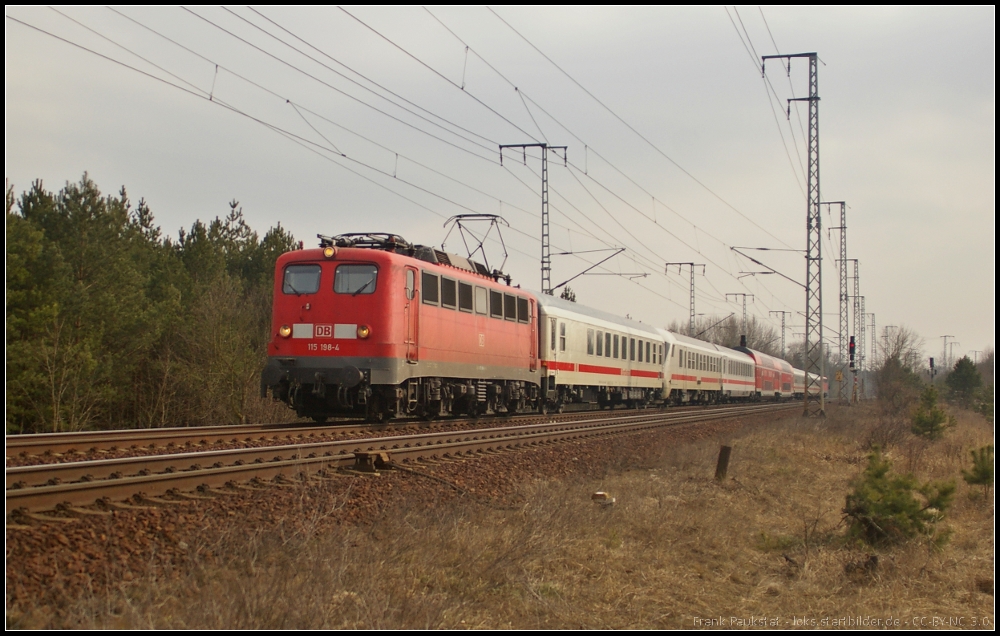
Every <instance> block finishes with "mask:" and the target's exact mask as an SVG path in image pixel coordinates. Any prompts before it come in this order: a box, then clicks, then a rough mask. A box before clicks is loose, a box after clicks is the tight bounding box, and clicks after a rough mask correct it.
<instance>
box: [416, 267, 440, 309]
mask: <svg viewBox="0 0 1000 636" xmlns="http://www.w3.org/2000/svg"><path fill="white" fill-rule="evenodd" d="M420 285H421V286H422V287H423V288H424V296H423V301H424V302H425V303H427V304H428V305H436V304H438V301H439V300H440V295H439V294H438V277H437V276H435V275H434V274H429V273H427V272H420Z"/></svg>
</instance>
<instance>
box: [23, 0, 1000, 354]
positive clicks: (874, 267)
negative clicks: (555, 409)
mask: <svg viewBox="0 0 1000 636" xmlns="http://www.w3.org/2000/svg"><path fill="white" fill-rule="evenodd" d="M345 9H346V10H342V9H339V8H336V7H334V8H322V9H313V8H302V9H285V8H256V11H255V10H253V9H249V8H246V7H238V8H232V9H230V10H226V9H223V8H218V7H213V8H196V9H192V10H191V11H187V10H185V9H182V8H176V7H170V8H126V9H120V10H111V9H108V8H75V7H74V8H59V9H58V11H56V10H53V9H47V8H34V7H11V6H8V7H6V14H7V16H8V19H7V20H6V21H5V38H4V40H5V47H6V48H5V89H6V91H5V96H6V97H5V99H6V101H5V115H6V116H5V132H6V134H5V174H6V177H7V179H8V183H9V184H13V186H14V188H15V192H16V193H17V194H20V192H22V191H23V190H25V189H26V188H27V187H28V186H29V185H30V183H31V182H32V181H33V180H34V179H42V180H44V182H45V185H46V187H48V188H50V189H54V190H55V189H58V188H60V187H62V186H63V185H64V184H65V182H66V181H78V180H79V179H80V177H81V175H82V174H83V173H84V172H85V171H86V172H87V173H88V174H89V175H90V177H91V178H92V179H93V180H94V181H95V182H96V183H97V185H98V186H99V187H100V188H101V189H102V190H103V191H104V192H106V193H114V192H115V191H117V190H118V189H119V188H120V187H121V186H122V185H124V186H125V187H126V188H127V189H128V192H129V195H130V197H131V198H132V199H133V200H134V201H135V200H138V199H139V198H140V197H142V198H145V199H146V201H147V202H148V203H149V205H150V206H151V208H152V210H153V213H154V215H155V217H156V221H157V223H158V224H159V225H160V226H161V227H162V228H163V231H164V232H165V233H167V234H169V235H173V236H176V234H177V231H178V230H179V229H181V228H187V227H190V225H191V224H192V223H193V222H194V221H195V220H196V219H202V220H208V219H211V218H214V217H215V216H224V215H225V213H226V212H227V211H228V203H229V201H231V200H233V199H236V200H238V201H239V202H240V204H241V205H242V208H243V212H244V215H245V216H246V218H247V220H248V222H249V223H250V224H251V226H252V227H253V228H254V229H256V230H257V231H258V232H260V233H263V232H265V231H266V230H267V229H268V228H269V227H271V226H274V225H276V224H278V223H280V224H281V225H282V226H283V227H285V228H287V229H288V230H290V231H291V232H292V233H293V234H294V235H295V237H296V238H298V239H301V240H303V241H304V242H305V243H306V245H311V244H315V243H316V239H315V236H316V235H317V234H326V235H335V234H341V233H345V232H359V231H382V232H392V233H396V234H400V235H402V236H403V237H405V238H406V239H408V240H409V241H411V242H414V243H422V244H428V245H437V246H439V247H440V244H441V242H442V241H443V240H444V239H445V235H446V233H447V229H446V228H445V227H444V222H445V220H446V219H448V218H450V217H452V216H453V215H456V214H468V213H474V212H475V213H487V214H500V215H502V216H503V217H504V218H505V219H506V220H507V222H508V223H509V224H510V227H509V228H504V229H505V232H504V239H505V241H506V246H507V251H508V252H509V256H508V259H507V261H506V264H505V265H504V269H505V270H506V271H508V272H509V273H510V274H512V275H513V277H514V283H515V284H521V285H522V286H523V287H525V288H530V289H538V288H539V287H540V273H539V263H540V234H541V220H540V219H541V215H540V208H541V194H540V193H541V181H540V177H541V161H540V153H539V151H538V149H532V150H531V151H529V152H528V156H527V161H526V163H525V162H524V159H523V157H522V155H521V153H520V151H513V150H508V151H505V154H504V159H503V165H502V166H501V165H500V161H499V159H500V154H499V149H498V144H520V143H538V142H543V141H544V142H546V143H548V144H550V145H554V146H561V145H565V146H568V149H567V160H568V164H569V165H568V166H564V164H563V159H562V155H561V154H559V155H558V156H557V155H556V154H555V152H554V151H552V152H550V155H549V182H550V203H551V216H552V232H551V236H552V251H553V253H557V252H568V251H575V252H586V253H583V254H577V255H568V256H554V257H553V274H552V283H553V284H558V283H560V282H562V281H564V280H566V279H568V278H570V277H572V276H574V275H576V274H577V273H579V272H580V271H581V270H582V269H584V268H586V267H588V266H589V265H590V264H592V263H595V262H597V261H598V260H600V259H602V258H604V257H605V256H608V255H610V254H611V253H612V252H611V251H610V250H609V248H618V247H623V248H625V252H623V253H622V254H621V255H619V256H617V257H614V258H612V259H611V260H609V261H607V263H605V265H604V266H603V267H602V268H599V269H596V270H594V272H596V273H601V274H605V275H595V276H589V275H588V276H583V277H580V278H577V279H576V280H574V281H573V282H572V283H570V285H571V287H573V289H574V290H575V291H576V292H577V298H578V300H579V302H581V303H583V304H586V305H591V306H594V307H599V308H603V309H608V310H611V311H615V312H617V313H620V314H629V315H631V316H632V317H633V318H637V319H639V320H642V321H643V322H646V323H651V324H655V325H658V326H665V325H667V324H668V323H670V322H671V321H674V320H677V321H680V322H681V323H682V324H685V323H686V321H687V317H688V296H689V294H688V284H689V280H688V272H687V270H686V269H685V270H684V271H682V272H681V273H678V268H677V267H673V268H671V269H670V271H669V272H668V273H665V272H664V263H666V262H695V263H704V264H705V265H706V268H705V275H704V276H702V275H700V269H699V275H698V276H697V277H696V288H697V293H696V297H697V299H696V311H697V313H699V314H709V315H717V316H719V317H722V316H725V315H727V314H729V313H730V312H736V315H737V317H740V316H741V315H742V304H741V302H738V301H737V300H736V299H734V297H733V296H729V300H728V301H727V294H733V293H745V294H753V299H752V301H750V302H749V304H748V310H749V311H750V313H751V315H755V316H757V317H758V318H759V319H762V320H770V321H772V323H773V324H774V325H775V326H777V325H779V324H780V318H777V317H775V316H772V315H771V312H778V311H789V312H793V315H791V316H790V317H789V318H788V321H787V322H788V324H789V325H790V326H789V329H788V332H787V337H788V338H789V340H791V339H793V338H798V339H800V338H801V335H796V334H801V333H802V332H803V330H804V329H803V324H804V319H803V318H802V316H801V315H800V313H799V312H802V311H804V305H805V296H804V292H803V291H802V290H801V288H800V287H797V286H796V285H795V284H793V283H790V282H787V281H785V280H784V279H782V278H780V277H778V276H776V275H764V274H757V275H747V274H744V272H761V271H763V269H762V268H761V267H760V266H758V265H755V264H754V263H752V262H751V261H749V260H747V259H745V258H742V257H739V256H738V255H737V254H736V253H735V252H733V251H732V250H731V249H730V248H732V247H767V248H773V249H785V250H790V249H804V247H805V227H806V218H805V217H806V199H805V176H804V173H805V170H806V169H807V168H806V166H805V159H806V133H807V131H808V123H807V118H806V114H807V107H806V106H805V105H804V103H802V105H800V106H799V107H798V108H796V107H795V106H793V107H792V110H791V117H790V119H788V118H787V117H786V110H785V109H786V107H787V102H786V100H787V99H788V98H790V97H804V96H807V95H808V62H807V61H806V60H805V59H797V60H793V61H792V64H791V72H790V74H789V73H788V71H787V69H786V68H785V67H784V66H783V65H782V63H781V62H780V61H778V60H774V61H771V62H770V63H769V64H768V65H767V79H768V80H769V84H767V83H765V81H764V80H762V78H761V74H760V56H761V55H771V54H775V53H776V52H779V51H780V52H781V53H784V54H788V53H802V52H812V51H815V52H817V53H818V54H819V58H820V60H821V63H820V65H819V96H820V98H821V101H820V106H819V129H820V170H821V186H820V187H821V198H822V199H823V200H824V201H840V200H844V201H846V202H847V204H848V206H849V207H848V210H847V227H848V230H847V237H846V238H847V251H848V258H850V259H859V261H860V284H861V294H862V295H864V296H865V310H866V312H868V313H874V314H875V321H876V326H877V330H878V332H879V334H881V333H882V330H883V327H885V326H886V325H905V326H907V327H910V328H911V329H914V330H915V331H917V332H918V333H919V334H920V335H921V336H922V337H923V338H924V339H925V341H926V347H925V348H926V352H927V354H928V355H933V356H936V357H939V356H940V355H941V351H942V339H941V337H940V336H942V335H945V334H947V335H950V336H954V338H953V340H955V341H957V342H959V343H960V344H959V345H958V346H956V347H955V349H954V352H955V354H956V357H957V356H958V355H962V354H966V353H967V352H970V351H972V350H983V349H985V348H987V347H992V346H993V345H994V327H993V326H992V325H994V315H995V312H994V307H995V292H994V287H993V285H994V281H995V274H994V266H995V245H996V243H995V238H994V234H993V232H994V229H995V216H994V206H995V181H994V170H995V123H994V122H995V18H996V12H995V9H994V8H993V7H981V8H951V7H946V8H813V7H808V8H772V7H763V8H758V7H756V6H747V7H737V8H735V9H734V8H733V7H728V10H727V8H724V7H715V8H703V7H699V8H672V7H668V8H652V7H640V8H620V7H614V8H600V7H582V8H566V7H555V8H508V7H495V8H493V10H491V9H489V8H485V7H468V8H462V7H459V8H438V7H429V8H428V9H424V8H419V7H415V8H414V7H404V8H378V7H362V8H354V7H346V8H345ZM10 18H16V19H17V20H19V21H21V22H23V23H25V24H22V23H19V22H15V21H14V20H12V19H10ZM26 24H27V25H31V27H35V28H31V27H29V26H26ZM36 29H40V30H42V31H45V32H47V33H48V34H46V33H43V32H41V31H39V30H36ZM49 34H52V35H55V36H58V37H59V38H63V40H60V39H56V38H54V37H52V35H49ZM171 40H172V41H171ZM81 47H82V48H81ZM130 67H131V68H130ZM140 71H141V72H140ZM839 212H840V210H839V207H833V208H832V210H831V213H830V214H828V213H827V211H826V208H825V207H824V211H823V227H824V240H823V246H822V249H823V292H824V313H825V317H824V323H825V327H826V334H827V337H828V338H829V339H830V340H831V342H832V343H833V345H832V346H833V347H834V348H836V342H837V334H838V330H839V324H838V322H839V318H838V315H839V314H838V290H839V282H838V269H837V263H836V259H837V258H839V254H840V243H839V241H840V239H841V236H840V232H839V231H838V230H828V228H834V227H838V226H839V225H840V218H839ZM446 249H448V250H449V251H455V252H460V253H461V252H463V251H464V248H463V247H462V245H461V242H460V241H459V240H458V239H457V237H456V236H455V235H454V234H452V236H451V237H450V238H449V239H448V241H447V245H446ZM488 250H489V251H488V255H489V257H490V265H491V266H494V267H496V266H499V264H500V261H501V260H502V254H501V251H500V247H499V245H498V244H497V243H495V242H491V243H489V245H488ZM588 250H609V251H603V252H602V251H593V252H587V251H588ZM747 253H748V254H751V255H752V256H754V257H755V258H758V259H759V260H761V261H762V262H764V263H766V264H767V265H768V266H770V267H772V268H774V269H777V270H779V271H780V272H781V273H782V274H785V275H787V276H789V277H791V278H794V279H796V280H799V281H803V280H804V278H805V265H804V261H803V258H802V255H801V254H798V253H796V252H791V251H788V252H778V251H772V252H761V251H757V252H747ZM608 274H626V275H629V274H647V276H645V277H643V278H628V277H623V276H613V275H608ZM851 275H853V267H852V270H851ZM850 286H851V287H850V288H851V292H852V293H853V281H851V282H850ZM852 315H853V310H852ZM869 324H870V318H869ZM851 332H852V333H853V332H854V328H853V327H851ZM869 338H870V330H869ZM869 342H870V340H869Z"/></svg>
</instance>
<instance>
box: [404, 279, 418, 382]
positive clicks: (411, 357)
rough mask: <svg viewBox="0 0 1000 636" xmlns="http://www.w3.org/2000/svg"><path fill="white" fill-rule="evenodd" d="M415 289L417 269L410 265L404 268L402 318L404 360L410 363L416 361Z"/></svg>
mask: <svg viewBox="0 0 1000 636" xmlns="http://www.w3.org/2000/svg"><path fill="white" fill-rule="evenodd" d="M419 293H420V290H418V289H417V270H416V269H414V268H412V267H407V268H406V296H405V299H404V303H405V304H404V305H403V320H404V322H406V361H407V362H409V363H411V364H416V362H417V351H418V347H417V314H418V313H419V311H418V310H419V306H420V301H419V300H418V298H417V297H418V295H419Z"/></svg>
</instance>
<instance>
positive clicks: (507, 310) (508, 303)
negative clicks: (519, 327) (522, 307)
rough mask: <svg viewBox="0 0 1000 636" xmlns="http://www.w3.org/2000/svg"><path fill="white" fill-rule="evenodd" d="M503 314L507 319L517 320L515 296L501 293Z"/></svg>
mask: <svg viewBox="0 0 1000 636" xmlns="http://www.w3.org/2000/svg"><path fill="white" fill-rule="evenodd" d="M503 315H504V318H506V319H507V320H514V321H516V320H517V296H512V295H511V294H504V295H503Z"/></svg>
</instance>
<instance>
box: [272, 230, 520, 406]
mask: <svg viewBox="0 0 1000 636" xmlns="http://www.w3.org/2000/svg"><path fill="white" fill-rule="evenodd" d="M320 239H321V243H320V247H319V248H318V249H308V250H299V251H295V252H289V253H286V254H284V255H282V256H281V257H280V258H279V259H278V262H277V264H276V276H275V286H274V310H273V322H272V324H273V325H274V333H273V335H272V339H271V342H270V344H269V345H268V356H269V360H268V363H267V366H266V367H265V369H264V373H263V375H262V378H261V390H262V393H264V394H265V395H266V392H267V389H268V388H270V389H271V390H272V394H273V395H274V397H275V398H276V399H280V400H282V401H284V402H286V403H287V404H288V405H289V406H291V407H292V408H294V409H295V410H296V412H297V413H298V414H299V415H301V416H305V417H311V418H313V419H314V420H316V421H323V420H325V419H326V418H327V417H330V416H332V415H335V414H358V415H365V416H367V417H368V418H369V419H371V420H374V421H382V420H383V419H385V418H387V417H392V416H395V415H403V414H411V415H420V416H425V417H434V416H437V415H443V414H447V413H467V414H480V413H491V412H499V413H505V412H514V411H518V410H522V409H525V408H537V400H538V395H539V389H538V387H539V372H538V347H537V343H538V336H537V332H536V325H537V320H536V316H537V311H538V308H537V302H536V300H535V297H534V296H533V295H531V294H528V293H526V292H523V291H521V290H519V289H516V288H513V287H510V286H509V279H507V284H506V285H505V284H502V283H500V279H501V277H500V276H499V274H493V273H491V272H489V271H487V270H486V268H485V267H484V266H482V265H481V264H479V263H475V262H473V261H470V260H468V259H466V258H463V257H460V256H456V255H454V254H447V253H445V252H441V251H438V250H435V249H433V248H429V247H424V246H419V245H416V246H415V245H411V244H410V243H408V242H406V241H405V240H404V239H402V238H401V237H399V236H396V235H393V234H376V233H372V234H345V235H341V236H337V237H335V238H327V237H322V236H321V237H320Z"/></svg>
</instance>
